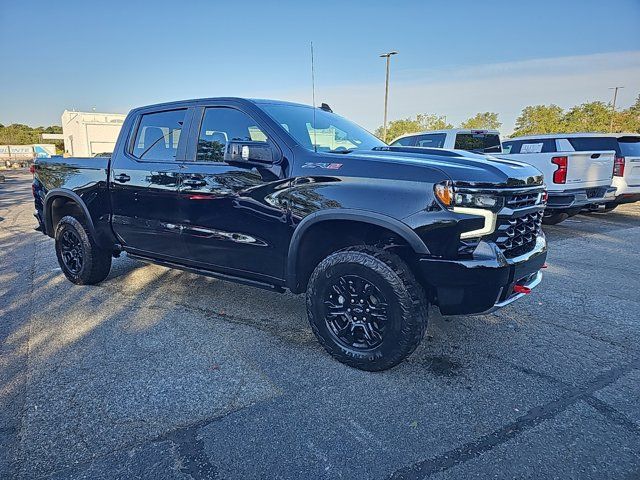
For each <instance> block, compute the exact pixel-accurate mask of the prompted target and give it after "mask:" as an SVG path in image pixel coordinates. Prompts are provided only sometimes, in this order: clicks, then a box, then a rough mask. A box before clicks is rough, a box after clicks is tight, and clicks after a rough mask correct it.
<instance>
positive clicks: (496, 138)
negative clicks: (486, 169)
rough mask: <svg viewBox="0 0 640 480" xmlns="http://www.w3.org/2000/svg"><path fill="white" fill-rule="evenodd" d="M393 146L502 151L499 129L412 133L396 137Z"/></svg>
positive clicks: (479, 151) (461, 129) (482, 151)
mask: <svg viewBox="0 0 640 480" xmlns="http://www.w3.org/2000/svg"><path fill="white" fill-rule="evenodd" d="M390 145H391V146H392V147H396V146H404V147H426V148H447V149H455V150H467V151H469V152H475V153H500V152H502V148H501V146H500V133H499V132H498V131H497V130H471V129H467V128H451V129H447V130H432V131H426V132H419V133H410V134H407V135H402V136H400V137H398V138H396V139H395V140H394V141H392V142H391V143H390Z"/></svg>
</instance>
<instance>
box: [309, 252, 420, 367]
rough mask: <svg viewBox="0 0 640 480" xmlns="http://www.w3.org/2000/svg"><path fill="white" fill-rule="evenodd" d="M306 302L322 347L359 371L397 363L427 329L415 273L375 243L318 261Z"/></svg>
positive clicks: (406, 354)
mask: <svg viewBox="0 0 640 480" xmlns="http://www.w3.org/2000/svg"><path fill="white" fill-rule="evenodd" d="M306 303H307V314H308V317H309V322H310V324H311V328H312V330H313V332H314V334H315V335H316V337H317V338H318V340H319V342H320V343H321V344H322V346H323V347H324V348H325V349H326V350H327V352H329V353H330V354H331V355H332V356H333V357H334V358H336V359H337V360H339V361H340V362H342V363H345V364H347V365H349V366H351V367H355V368H359V369H361V370H369V371H379V370H386V369H388V368H391V367H393V366H395V365H397V364H398V363H400V362H401V361H402V360H404V359H405V358H406V357H408V356H409V355H410V354H411V353H412V352H413V351H414V350H415V349H416V347H417V346H418V345H419V344H420V342H421V341H422V337H423V336H424V332H425V329H426V327H427V300H426V297H425V294H424V290H423V289H422V287H421V286H420V285H419V284H418V282H417V280H416V279H415V277H414V275H413V273H412V272H411V270H410V269H409V267H408V266H407V265H406V263H405V262H404V261H402V259H401V258H400V257H398V256H397V255H395V254H393V253H390V252H387V251H385V250H382V249H379V248H375V247H369V246H359V247H349V248H346V249H344V250H340V251H338V252H336V253H333V254H331V255H329V256H328V257H327V258H325V259H324V260H323V261H322V262H320V264H319V265H318V266H317V267H316V269H315V270H314V271H313V274H312V275H311V278H310V279H309V286H308V288H307V302H306Z"/></svg>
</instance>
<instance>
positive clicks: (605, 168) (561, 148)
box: [497, 133, 616, 225]
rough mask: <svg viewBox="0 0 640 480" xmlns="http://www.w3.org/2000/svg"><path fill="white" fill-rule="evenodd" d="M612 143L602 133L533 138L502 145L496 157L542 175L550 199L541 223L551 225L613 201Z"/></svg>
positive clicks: (521, 138) (613, 152) (613, 160)
mask: <svg viewBox="0 0 640 480" xmlns="http://www.w3.org/2000/svg"><path fill="white" fill-rule="evenodd" d="M607 138H608V139H609V141H608V142H607V141H603V139H607ZM615 144H616V141H615V138H614V137H613V136H610V137H606V136H605V135H603V134H581V133H576V134H572V133H569V134H559V133H558V134H553V135H532V136H527V137H518V138H510V139H509V140H506V141H504V142H502V153H501V154H498V155H497V156H499V157H500V158H505V159H508V160H517V161H520V162H523V163H527V164H529V165H532V166H534V167H536V168H537V169H538V170H540V171H541V172H542V173H543V174H544V178H545V184H546V186H547V191H548V194H549V198H548V201H547V208H546V209H545V216H544V217H543V223H546V224H551V225H554V224H556V223H560V222H562V221H563V220H565V219H566V218H568V217H570V216H572V215H576V214H578V213H579V212H580V211H581V210H583V209H585V208H587V209H590V210H596V209H598V208H601V209H605V208H606V206H607V205H608V204H609V203H611V202H615V200H616V187H615V186H612V176H613V173H614V162H615V158H616V145H615Z"/></svg>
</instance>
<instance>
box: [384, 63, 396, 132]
mask: <svg viewBox="0 0 640 480" xmlns="http://www.w3.org/2000/svg"><path fill="white" fill-rule="evenodd" d="M397 54H398V52H396V51H393V52H387V53H383V54H381V55H380V57H381V58H386V59H387V79H386V81H385V84H384V123H383V126H382V141H384V142H386V141H387V105H388V104H389V63H390V61H389V60H390V59H391V55H397Z"/></svg>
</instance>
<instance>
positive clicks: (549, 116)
mask: <svg viewBox="0 0 640 480" xmlns="http://www.w3.org/2000/svg"><path fill="white" fill-rule="evenodd" d="M563 116H564V111H563V110H562V108H560V107H559V106H557V105H531V106H528V107H524V108H523V109H522V113H520V116H519V117H518V118H517V119H516V129H515V131H514V132H513V136H514V137H517V136H520V135H534V134H540V133H559V132H565V131H566V128H565V124H564V118H563Z"/></svg>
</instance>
